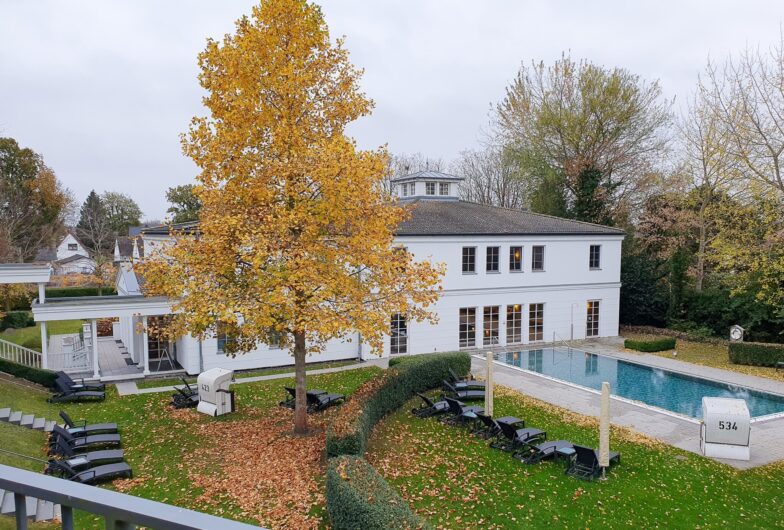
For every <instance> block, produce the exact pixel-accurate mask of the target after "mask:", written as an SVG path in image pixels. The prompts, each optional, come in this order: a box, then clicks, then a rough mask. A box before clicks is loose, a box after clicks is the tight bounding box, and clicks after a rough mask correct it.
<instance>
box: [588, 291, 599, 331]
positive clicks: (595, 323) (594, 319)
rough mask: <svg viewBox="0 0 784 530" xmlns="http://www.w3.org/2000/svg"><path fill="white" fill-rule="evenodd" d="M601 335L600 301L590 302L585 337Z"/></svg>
mask: <svg viewBox="0 0 784 530" xmlns="http://www.w3.org/2000/svg"><path fill="white" fill-rule="evenodd" d="M598 335H599V300H588V318H587V319H586V323H585V336H586V337H596V336H598Z"/></svg>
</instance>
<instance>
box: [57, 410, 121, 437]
mask: <svg viewBox="0 0 784 530" xmlns="http://www.w3.org/2000/svg"><path fill="white" fill-rule="evenodd" d="M60 417H61V418H62V419H63V421H64V422H65V426H66V430H67V431H68V433H69V434H71V435H73V436H86V435H88V434H99V433H107V434H108V433H116V432H117V424H116V423H92V424H88V423H87V420H79V421H78V422H75V421H73V420H72V419H71V417H70V416H69V415H68V413H67V412H65V411H64V410H61V411H60Z"/></svg>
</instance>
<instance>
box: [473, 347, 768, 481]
mask: <svg viewBox="0 0 784 530" xmlns="http://www.w3.org/2000/svg"><path fill="white" fill-rule="evenodd" d="M580 347H584V348H585V350H587V351H591V352H595V353H601V354H602V355H610V356H613V357H617V358H629V360H632V361H636V362H642V363H645V364H650V365H652V366H658V367H661V368H666V369H668V370H675V371H681V372H683V373H688V374H691V375H697V376H700V377H709V378H712V379H718V380H721V381H726V382H731V383H733V384H739V385H744V386H750V387H753V388H759V389H760V390H769V391H773V392H778V393H784V392H783V390H784V384H782V383H780V382H777V381H773V380H768V379H764V378H760V377H754V376H747V375H744V374H738V373H735V372H728V371H726V370H719V369H715V368H708V367H704V366H701V365H695V364H691V363H684V362H682V361H676V360H674V359H667V358H663V357H658V356H656V355H636V354H626V353H623V352H620V351H618V349H613V347H612V345H609V344H598V343H593V342H591V343H590V344H582V345H581V346H580ZM472 359H473V360H472V371H473V372H474V373H475V374H477V375H479V376H481V375H482V374H483V373H484V372H485V369H486V368H485V367H486V361H485V360H484V359H483V358H477V357H473V358H472ZM494 368H495V370H494V373H493V377H494V380H495V382H496V383H497V384H499V385H503V386H506V387H509V388H512V389H514V390H517V391H518V392H521V393H524V394H527V395H529V396H532V397H534V398H537V399H541V400H542V401H546V402H548V403H552V404H553V405H557V406H560V407H563V408H566V409H569V410H571V411H574V412H577V413H580V414H584V415H587V416H594V417H598V416H599V399H600V396H599V393H598V392H595V391H590V390H586V389H584V388H579V387H575V386H572V385H568V384H564V383H560V382H558V381H553V380H551V379H547V378H545V377H541V376H539V375H535V374H533V373H530V372H523V371H520V370H517V369H514V368H511V367H508V366H504V365H503V364H499V363H496V364H495V367H494ZM611 411H612V420H613V423H614V424H617V425H623V426H626V427H629V428H631V429H633V430H635V431H637V432H639V433H642V434H645V435H648V436H650V437H652V438H656V439H659V440H661V441H663V442H665V443H667V444H669V445H673V446H675V447H679V448H681V449H684V450H686V451H690V452H692V453H698V454H700V425H699V422H698V421H697V420H694V419H687V418H685V417H681V416H676V415H672V414H667V413H664V412H661V411H659V410H656V409H652V408H649V407H646V406H644V405H636V404H634V403H630V402H628V401H623V400H619V399H616V398H613V399H612V408H611ZM782 459H784V418H777V419H772V420H767V421H762V422H754V423H752V428H751V460H750V461H749V462H744V461H740V460H719V461H720V462H723V463H725V464H728V465H731V466H733V467H736V468H738V469H748V468H752V467H757V466H761V465H764V464H768V463H771V462H775V461H777V460H782ZM717 460H718V459H717Z"/></svg>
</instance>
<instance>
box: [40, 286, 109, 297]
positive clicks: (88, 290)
mask: <svg viewBox="0 0 784 530" xmlns="http://www.w3.org/2000/svg"><path fill="white" fill-rule="evenodd" d="M115 294H117V290H116V289H115V288H114V287H102V288H101V296H111V295H115ZM72 296H98V288H97V287H57V288H52V289H47V290H46V297H47V298H66V297H72Z"/></svg>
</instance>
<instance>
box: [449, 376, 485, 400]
mask: <svg viewBox="0 0 784 530" xmlns="http://www.w3.org/2000/svg"><path fill="white" fill-rule="evenodd" d="M444 392H445V395H448V396H449V397H450V398H452V399H459V400H460V401H471V400H474V399H477V400H478V399H484V398H485V391H484V390H459V389H458V388H456V387H455V386H454V385H453V384H452V383H450V382H449V381H447V380H446V379H445V380H444Z"/></svg>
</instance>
